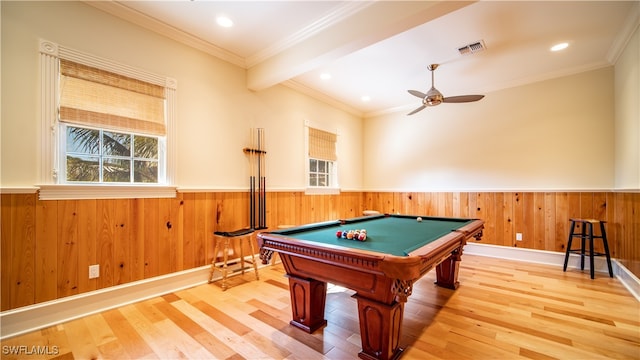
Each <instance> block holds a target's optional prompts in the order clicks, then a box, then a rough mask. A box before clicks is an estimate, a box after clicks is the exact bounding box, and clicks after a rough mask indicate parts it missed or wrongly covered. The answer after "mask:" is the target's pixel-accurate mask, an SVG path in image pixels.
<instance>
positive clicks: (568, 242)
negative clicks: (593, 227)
mask: <svg viewBox="0 0 640 360" xmlns="http://www.w3.org/2000/svg"><path fill="white" fill-rule="evenodd" d="M575 226H576V222H575V221H573V220H571V229H570V230H569V240H567V251H566V252H565V255H564V267H563V268H562V271H567V264H568V263H569V254H570V253H571V242H572V241H573V230H574V229H575Z"/></svg>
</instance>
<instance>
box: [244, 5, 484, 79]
mask: <svg viewBox="0 0 640 360" xmlns="http://www.w3.org/2000/svg"><path fill="white" fill-rule="evenodd" d="M472 3H474V1H399V2H396V1H376V2H373V3H371V5H369V6H366V7H364V8H363V9H362V10H361V11H359V12H357V13H355V14H354V15H352V16H350V17H348V18H346V19H344V20H342V21H339V22H337V23H336V24H334V25H333V26H331V27H329V28H325V29H323V30H322V31H320V32H318V33H317V34H315V35H313V36H310V37H308V38H307V39H306V40H304V41H302V42H300V43H298V44H295V45H293V46H291V47H289V48H287V49H285V50H283V51H281V52H280V53H278V54H275V55H274V56H271V57H269V58H268V59H266V60H264V61H262V62H260V63H259V64H256V65H254V66H252V67H250V68H249V69H248V70H247V87H248V88H249V89H250V90H253V91H260V90H263V89H266V88H269V87H271V86H273V85H276V84H279V83H282V82H284V81H287V80H289V79H292V78H294V77H296V76H298V75H300V74H303V73H305V72H308V71H310V70H313V69H315V68H318V67H319V66H322V65H324V64H327V63H330V62H332V61H334V60H336V59H339V58H340V57H343V56H345V55H348V54H350V53H352V52H355V51H357V50H360V49H363V48H365V47H367V46H370V45H372V44H375V43H377V42H380V41H382V40H384V39H387V38H389V37H392V36H393V35H396V34H399V33H401V32H404V31H407V30H409V29H411V28H414V27H416V26H419V25H421V24H424V23H426V22H428V21H431V20H433V19H436V18H438V17H440V16H443V15H445V14H448V13H450V12H452V11H455V10H458V9H460V8H463V7H465V6H468V5H470V4H472Z"/></svg>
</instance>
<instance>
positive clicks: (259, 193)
mask: <svg viewBox="0 0 640 360" xmlns="http://www.w3.org/2000/svg"><path fill="white" fill-rule="evenodd" d="M256 131H257V134H256V135H257V137H258V146H257V147H256V151H257V154H258V164H257V166H258V227H259V228H262V183H261V181H260V179H261V176H262V175H261V172H260V170H262V169H261V166H260V164H261V162H262V153H260V149H261V145H262V144H261V143H260V140H261V139H260V135H261V131H260V129H259V128H258V129H257V130H256Z"/></svg>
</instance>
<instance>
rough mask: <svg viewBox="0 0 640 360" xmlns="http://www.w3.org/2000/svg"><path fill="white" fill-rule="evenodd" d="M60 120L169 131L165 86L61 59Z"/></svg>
mask: <svg viewBox="0 0 640 360" xmlns="http://www.w3.org/2000/svg"><path fill="white" fill-rule="evenodd" d="M60 74H61V75H60V121H62V122H68V123H72V124H76V125H87V126H94V127H100V128H106V129H110V130H120V131H132V132H141V133H145V134H152V135H160V136H164V135H165V134H166V126H165V89H164V87H162V86H159V85H154V84H150V83H147V82H144V81H140V80H136V79H132V78H129V77H126V76H122V75H118V74H114V73H111V72H108V71H104V70H100V69H96V68H94V67H90V66H86V65H82V64H78V63H75V62H72V61H68V60H60Z"/></svg>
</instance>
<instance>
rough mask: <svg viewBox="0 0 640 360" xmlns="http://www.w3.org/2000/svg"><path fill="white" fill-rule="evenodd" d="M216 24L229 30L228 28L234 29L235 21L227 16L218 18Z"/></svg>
mask: <svg viewBox="0 0 640 360" xmlns="http://www.w3.org/2000/svg"><path fill="white" fill-rule="evenodd" d="M216 22H217V23H218V25H220V26H222V27H225V28H228V27H232V26H233V20H231V19H230V18H229V17H228V16H226V15H220V16H218V17H217V18H216Z"/></svg>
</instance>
